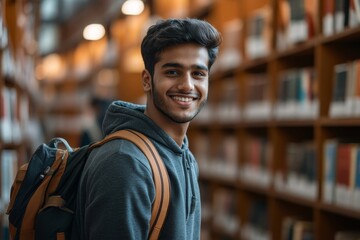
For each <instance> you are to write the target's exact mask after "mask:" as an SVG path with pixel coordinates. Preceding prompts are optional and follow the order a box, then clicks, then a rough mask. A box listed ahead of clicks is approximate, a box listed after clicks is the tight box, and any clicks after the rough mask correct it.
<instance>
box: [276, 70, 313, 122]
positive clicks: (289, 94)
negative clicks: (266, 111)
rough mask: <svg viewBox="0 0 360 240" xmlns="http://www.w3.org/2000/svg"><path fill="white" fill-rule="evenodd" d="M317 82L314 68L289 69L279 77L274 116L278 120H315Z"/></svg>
mask: <svg viewBox="0 0 360 240" xmlns="http://www.w3.org/2000/svg"><path fill="white" fill-rule="evenodd" d="M317 89H318V81H317V79H316V73H315V69H314V68H299V69H289V70H286V71H284V72H282V73H281V74H280V76H279V82H278V94H277V102H276V104H275V111H274V115H275V117H276V118H279V119H284V118H286V119H289V118H292V119H293V118H296V119H297V118H316V117H317V116H318V111H319V100H318V92H317Z"/></svg>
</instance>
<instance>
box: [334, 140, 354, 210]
mask: <svg viewBox="0 0 360 240" xmlns="http://www.w3.org/2000/svg"><path fill="white" fill-rule="evenodd" d="M356 151H357V144H355V143H339V144H338V149H337V159H336V185H335V203H336V204H338V205H341V206H347V207H348V206H351V202H352V190H353V182H352V179H353V173H352V169H353V166H354V161H355V159H356Z"/></svg>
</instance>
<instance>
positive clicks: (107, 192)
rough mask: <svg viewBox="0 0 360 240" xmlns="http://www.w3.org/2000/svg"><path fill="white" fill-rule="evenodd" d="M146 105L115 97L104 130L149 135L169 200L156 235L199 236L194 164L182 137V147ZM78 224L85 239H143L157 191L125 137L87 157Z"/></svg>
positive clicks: (184, 238) (137, 152)
mask: <svg viewBox="0 0 360 240" xmlns="http://www.w3.org/2000/svg"><path fill="white" fill-rule="evenodd" d="M144 110H145V106H142V105H135V104H131V103H126V102H121V101H116V102H113V103H112V104H111V105H110V106H109V108H108V110H107V113H106V117H105V120H104V123H103V131H104V133H105V134H106V135H107V134H109V133H112V132H114V131H116V130H120V129H133V130H136V131H139V132H141V133H143V134H145V135H146V136H148V137H149V138H150V139H151V140H152V142H153V143H154V145H155V147H156V148H157V150H158V152H159V154H160V156H161V158H162V159H163V161H164V163H165V166H166V168H167V171H168V174H169V178H170V184H171V199H170V206H169V210H168V214H167V217H166V220H165V223H164V227H163V229H162V231H161V233H160V239H166V240H169V239H171V240H176V239H182V240H191V239H200V193H199V186H198V180H197V178H198V166H197V163H196V160H195V159H194V157H193V155H192V154H191V152H190V150H189V148H188V140H187V138H185V140H184V143H183V145H182V147H181V148H180V147H179V146H178V145H177V144H176V142H175V141H174V140H173V139H172V138H171V137H170V136H169V135H167V134H166V133H165V131H164V130H162V129H161V128H160V127H159V126H158V125H156V124H155V123H154V122H153V121H152V120H151V119H150V118H148V117H147V116H146V115H144ZM79 191H80V194H78V199H77V203H78V208H77V209H78V210H77V218H76V219H77V228H78V230H80V233H81V235H82V237H81V238H83V239H96V240H100V239H104V240H105V239H106V240H112V239H134V240H141V239H147V235H148V231H149V222H150V217H151V205H152V203H153V201H154V197H155V189H154V184H153V180H152V175H151V168H150V165H149V163H148V160H147V159H146V158H145V156H144V155H143V153H142V152H141V151H140V150H139V149H138V148H137V147H136V146H135V145H133V144H132V143H130V142H128V141H126V140H120V139H117V140H113V141H111V142H108V143H106V144H104V145H103V146H102V147H100V148H98V149H95V150H93V151H92V153H91V154H90V156H89V159H88V161H87V163H86V165H85V168H84V172H83V176H82V178H81V180H80V189H79Z"/></svg>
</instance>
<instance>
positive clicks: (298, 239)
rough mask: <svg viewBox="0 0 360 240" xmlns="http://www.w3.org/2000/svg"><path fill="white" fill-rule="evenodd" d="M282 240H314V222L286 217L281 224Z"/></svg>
mask: <svg viewBox="0 0 360 240" xmlns="http://www.w3.org/2000/svg"><path fill="white" fill-rule="evenodd" d="M281 231H282V232H281V240H313V239H315V236H314V222H312V221H310V220H306V219H301V218H298V217H293V216H286V217H285V218H284V219H283V220H282V223H281Z"/></svg>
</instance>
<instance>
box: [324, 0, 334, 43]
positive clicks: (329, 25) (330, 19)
mask: <svg viewBox="0 0 360 240" xmlns="http://www.w3.org/2000/svg"><path fill="white" fill-rule="evenodd" d="M334 32H335V0H324V1H323V18H322V33H323V34H324V36H331V35H333V34H334Z"/></svg>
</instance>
